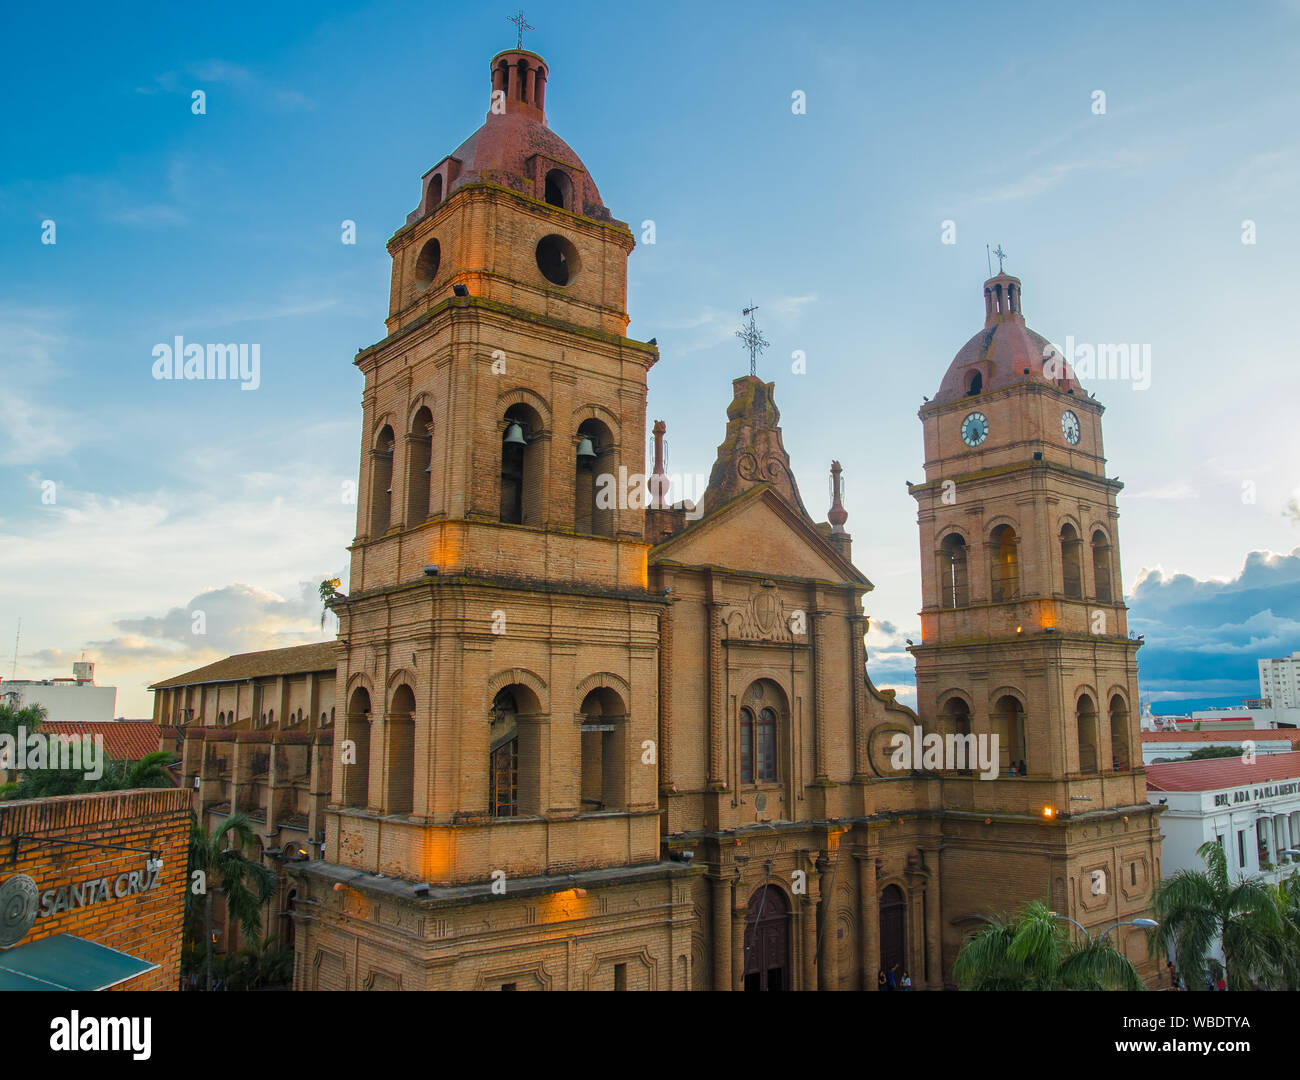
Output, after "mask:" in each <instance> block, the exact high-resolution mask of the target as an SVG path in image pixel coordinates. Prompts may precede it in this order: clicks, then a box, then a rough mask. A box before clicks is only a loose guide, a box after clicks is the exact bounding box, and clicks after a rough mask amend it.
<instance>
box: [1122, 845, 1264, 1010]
mask: <svg viewBox="0 0 1300 1080" xmlns="http://www.w3.org/2000/svg"><path fill="white" fill-rule="evenodd" d="M1196 854H1197V855H1199V856H1200V857H1201V858H1202V859H1203V860H1204V862H1205V869H1204V870H1190V869H1182V870H1179V871H1177V872H1176V873H1174V874H1173V875H1172V876H1170V877H1168V878H1166V879H1165V880H1164V881H1162V882H1161V883H1160V884H1159V885H1158V886H1157V887H1156V891H1155V895H1154V896H1153V897H1152V900H1151V905H1152V907H1153V909H1154V910H1155V917H1156V918H1157V919H1158V920H1159V922H1160V925H1159V927H1157V929H1156V931H1155V932H1154V933H1153V934H1152V935H1151V937H1150V938H1149V939H1148V941H1149V944H1150V949H1151V955H1152V956H1166V955H1172V956H1173V958H1174V963H1175V964H1176V965H1177V966H1178V970H1179V971H1180V972H1181V973H1182V975H1183V978H1184V979H1185V980H1186V982H1187V985H1188V986H1189V987H1196V988H1197V989H1200V988H1201V987H1202V986H1204V985H1205V976H1206V968H1207V964H1208V962H1209V954H1210V950H1211V949H1213V948H1214V944H1215V942H1216V941H1218V942H1221V943H1222V946H1223V968H1224V977H1225V981H1226V983H1227V986H1228V989H1229V990H1249V989H1251V988H1253V987H1254V985H1255V982H1256V981H1257V980H1258V979H1260V978H1264V979H1267V980H1268V981H1269V982H1270V983H1278V982H1282V981H1284V980H1285V978H1286V976H1285V973H1284V970H1283V969H1284V967H1285V966H1286V965H1285V956H1286V952H1285V950H1286V939H1287V930H1286V923H1287V920H1286V918H1285V916H1284V912H1283V909H1282V906H1281V904H1280V901H1279V896H1278V893H1277V892H1276V890H1274V889H1271V888H1270V887H1269V885H1268V883H1267V882H1265V881H1264V880H1263V879H1262V878H1259V877H1255V876H1246V875H1239V876H1238V878H1237V880H1236V882H1235V883H1234V882H1232V881H1230V880H1229V878H1228V856H1227V854H1226V853H1225V852H1224V850H1223V845H1222V844H1220V843H1219V842H1218V841H1215V840H1210V841H1207V842H1206V843H1204V844H1202V845H1201V846H1200V847H1199V848H1197V849H1196Z"/></svg>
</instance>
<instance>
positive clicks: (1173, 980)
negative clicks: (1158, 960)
mask: <svg viewBox="0 0 1300 1080" xmlns="http://www.w3.org/2000/svg"><path fill="white" fill-rule="evenodd" d="M1165 970H1166V971H1168V972H1169V989H1170V990H1177V989H1178V972H1176V971H1175V970H1174V962H1173V961H1172V960H1166V961H1165Z"/></svg>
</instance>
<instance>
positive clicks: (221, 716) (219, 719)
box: [217, 712, 226, 724]
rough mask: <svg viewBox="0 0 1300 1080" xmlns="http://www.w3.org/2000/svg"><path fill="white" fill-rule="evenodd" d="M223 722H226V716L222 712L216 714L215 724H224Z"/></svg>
mask: <svg viewBox="0 0 1300 1080" xmlns="http://www.w3.org/2000/svg"><path fill="white" fill-rule="evenodd" d="M225 722H226V714H225V713H224V712H219V713H217V723H218V724H224V723H225Z"/></svg>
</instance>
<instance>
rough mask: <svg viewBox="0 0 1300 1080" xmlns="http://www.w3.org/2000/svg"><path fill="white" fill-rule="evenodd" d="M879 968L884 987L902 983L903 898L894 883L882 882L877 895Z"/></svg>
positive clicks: (904, 952)
mask: <svg viewBox="0 0 1300 1080" xmlns="http://www.w3.org/2000/svg"><path fill="white" fill-rule="evenodd" d="M880 968H881V970H882V971H883V972H884V973H885V978H886V980H887V981H886V984H885V985H886V986H887V987H890V988H892V989H895V990H897V989H899V988H900V987H901V986H902V984H903V975H904V974H905V973H906V971H907V900H906V898H905V897H904V896H903V890H902V889H900V888H899V887H898V886H897V885H886V886H885V888H884V890H883V891H882V892H881V894H880ZM890 976H893V978H892V979H890Z"/></svg>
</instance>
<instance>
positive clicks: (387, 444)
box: [370, 424, 396, 539]
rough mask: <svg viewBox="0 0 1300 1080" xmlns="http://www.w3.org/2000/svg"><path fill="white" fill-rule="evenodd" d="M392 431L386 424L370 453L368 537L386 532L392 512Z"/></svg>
mask: <svg viewBox="0 0 1300 1080" xmlns="http://www.w3.org/2000/svg"><path fill="white" fill-rule="evenodd" d="M395 441H396V440H395V439H394V438H393V429H392V428H391V427H389V426H388V425H387V424H385V425H384V427H383V430H381V431H380V432H379V438H377V439H376V440H375V448H374V449H373V450H371V451H370V537H371V539H375V538H376V537H380V536H383V535H384V533H386V532H387V531H388V526H389V524H390V522H391V518H392V511H393V445H394V443H395Z"/></svg>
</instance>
